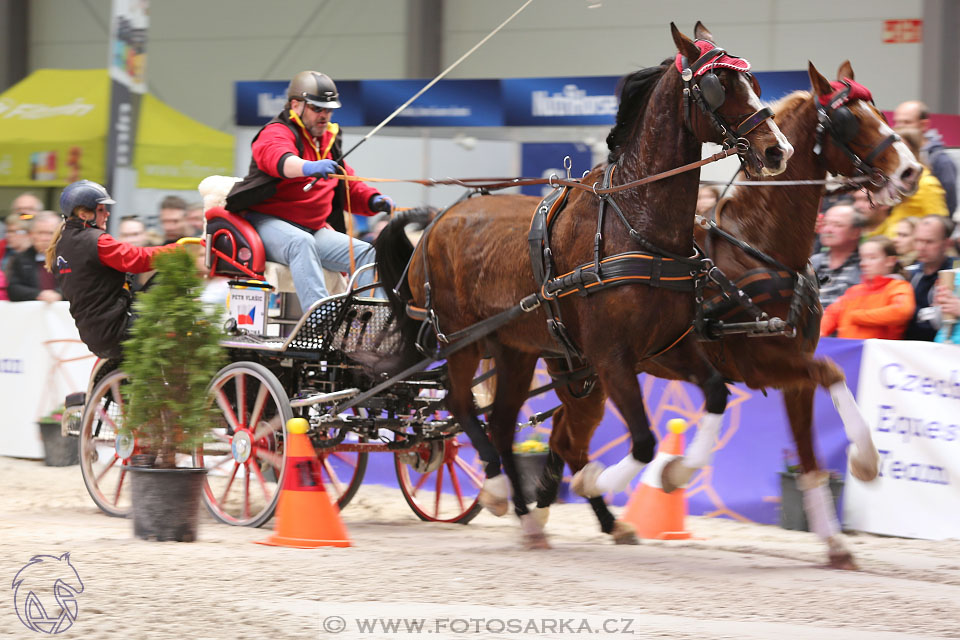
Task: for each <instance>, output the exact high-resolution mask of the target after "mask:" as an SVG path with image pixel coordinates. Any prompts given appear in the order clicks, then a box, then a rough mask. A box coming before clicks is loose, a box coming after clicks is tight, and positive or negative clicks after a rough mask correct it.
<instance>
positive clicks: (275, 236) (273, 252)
mask: <svg viewBox="0 0 960 640" xmlns="http://www.w3.org/2000/svg"><path fill="white" fill-rule="evenodd" d="M245 217H246V219H247V220H248V221H249V222H250V224H252V225H253V226H254V228H256V230H257V233H259V234H260V239H261V240H263V248H264V250H265V251H266V254H267V260H270V261H271V262H279V263H280V264H285V265H287V266H288V267H290V275H291V276H292V277H293V286H294V287H295V288H296V290H297V298H299V299H300V307H301V308H302V309H303V310H304V311H306V310H307V309H309V308H310V306H311V305H312V304H313V303H314V302H316V301H317V300H321V299H323V298H326V297H327V296H329V295H330V294H329V292H327V286H326V284H325V283H324V281H323V271H322V270H321V268H322V267H325V268H327V269H329V270H331V271H341V272H349V271H350V244H349V242H350V237H349V236H347V235H346V234H343V233H340V232H339V231H334V230H333V229H329V228H323V229H320V230H319V231H315V232H313V233H310V232H309V231H304V230H303V229H301V228H299V227H296V226H294V225H292V224H290V223H289V222H287V221H286V220H283V219H281V218H278V217H276V216H268V215H264V214H262V213H257V212H255V211H247V212H246V214H245ZM376 258H377V256H376V253H375V252H374V250H373V247H372V246H370V245H369V244H367V243H366V242H363V241H361V240H356V239H354V240H353V259H354V263H355V264H356V266H357V268H360V267H362V266H363V265H365V264H370V263H371V262H374V261H375V260H376ZM371 282H373V271H372V270H367V271H365V272H364V273H362V274H361V275H360V276H359V277H358V278H357V286H358V287H359V286H362V285H365V284H370V283H371ZM371 293H374V294H376V293H377V292H371ZM367 295H370V294H367Z"/></svg>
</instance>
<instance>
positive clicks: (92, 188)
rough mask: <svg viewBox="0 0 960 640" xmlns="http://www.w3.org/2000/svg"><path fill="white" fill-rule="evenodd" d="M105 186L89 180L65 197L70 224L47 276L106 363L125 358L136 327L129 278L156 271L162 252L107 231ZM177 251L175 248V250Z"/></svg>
mask: <svg viewBox="0 0 960 640" xmlns="http://www.w3.org/2000/svg"><path fill="white" fill-rule="evenodd" d="M112 204H115V203H114V201H113V200H112V199H111V198H110V194H109V193H107V190H106V189H104V188H103V186H101V185H99V184H97V183H96V182H91V181H89V180H80V181H79V182H74V183H71V184H69V185H67V187H66V188H65V189H64V190H63V193H62V194H60V211H61V212H62V213H63V217H64V218H66V221H65V222H63V223H61V224H60V226H59V227H58V228H57V233H56V235H55V236H54V238H53V240H52V241H51V242H50V246H49V248H48V250H47V252H46V256H45V257H46V270H47V271H48V272H50V273H51V274H52V275H54V276H55V277H56V279H57V282H59V283H60V286H61V288H62V290H63V294H64V297H65V298H66V299H67V300H68V301H69V302H70V315H71V316H73V319H74V321H75V322H76V323H77V331H78V332H79V333H80V339H81V340H83V342H84V344H86V345H87V348H89V349H90V351H92V352H93V353H95V354H96V355H97V356H99V357H101V358H119V357H121V356H122V355H123V349H122V347H121V345H122V343H123V341H124V340H125V339H126V338H127V337H128V332H129V328H130V323H131V322H132V321H133V315H132V313H131V305H132V302H133V297H132V296H131V294H130V291H129V289H128V287H127V286H126V281H127V274H128V273H142V272H144V271H148V270H150V269H151V268H152V265H151V263H152V261H153V256H154V255H156V253H158V252H159V251H163V250H164V249H163V248H162V247H134V246H133V245H130V244H127V243H124V242H119V241H117V240H116V239H114V238H113V237H112V236H111V235H110V234H109V233H107V232H106V231H105V229H106V226H107V219H108V218H109V217H110V208H109V207H110V205H112ZM171 248H173V247H171Z"/></svg>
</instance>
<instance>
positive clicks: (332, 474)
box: [323, 456, 343, 496]
mask: <svg viewBox="0 0 960 640" xmlns="http://www.w3.org/2000/svg"><path fill="white" fill-rule="evenodd" d="M323 469H324V470H325V471H326V472H327V477H328V478H330V483H331V484H333V488H334V489H336V491H337V495H338V496H342V495H343V483H342V482H340V476H338V475H337V472H336V471H335V470H334V468H333V465H331V464H330V460H329V457H328V456H324V457H323Z"/></svg>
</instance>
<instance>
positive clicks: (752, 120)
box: [680, 47, 773, 156]
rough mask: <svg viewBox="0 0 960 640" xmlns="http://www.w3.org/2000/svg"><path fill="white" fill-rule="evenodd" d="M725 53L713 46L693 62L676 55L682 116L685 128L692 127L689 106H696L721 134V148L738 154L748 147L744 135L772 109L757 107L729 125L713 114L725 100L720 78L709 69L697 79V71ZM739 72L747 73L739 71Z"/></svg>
mask: <svg viewBox="0 0 960 640" xmlns="http://www.w3.org/2000/svg"><path fill="white" fill-rule="evenodd" d="M725 55H728V54H727V52H726V51H724V50H723V49H720V48H719V47H714V48H713V49H711V50H709V51H707V52H706V53H704V54H703V55H701V56H700V57H699V58H697V59H696V60H695V61H694V63H693V64H688V63H687V58H686V56H682V55H681V56H680V64H681V66H682V67H683V70H682V71H681V72H680V78H681V80H683V117H684V121H685V122H686V125H687V128H688V129H690V128H691V127H692V124H691V122H692V115H693V114H692V111H693V105H694V104H695V105H697V106H698V107H700V110H701V111H702V112H703V113H704V115H706V116H707V118H708V119H709V120H710V122H711V124H713V127H714V128H715V129H716V130H717V131H718V132H719V133H720V135H722V136H723V140H724V142H723V147H724V148H725V149H728V148H736V149H737V153H738V154H739V155H741V156H742V155H744V154H745V153H746V152H747V151H749V149H750V141H749V140H747V139H746V138H745V137H744V136H746V135H747V134H748V133H750V132H751V131H753V130H754V129H756V128H757V127H758V126H760V125H761V124H762V123H763V122H764V121H765V120H766V119H767V118H772V117H773V110H771V109H770V108H769V107H763V108H761V109H758V110H757V111H755V112H754V113H752V114H751V115H749V116H747V117H746V118H745V119H744V120H743V121H742V122H741V123H740V124H738V125H737V126H736V127H731V126H730V125H729V124H727V122H726V121H725V120H724V119H723V116H721V115H720V114H719V113H717V109H719V108H720V107H721V106H723V103H724V101H725V100H726V92H725V91H724V89H723V84H721V82H720V78H718V77H717V74H715V73H714V72H713V71H708V72H706V73H703V74H700V78H699V80H697V79H696V78H697V75H698V74H699V73H700V70H701V69H703V68H704V67H705V66H706V65H708V64H711V63H713V62H715V61H716V60H717V59H719V58H721V57H723V56H725ZM731 57H732V56H731ZM741 73H747V72H745V71H742V72H741ZM747 75H748V76H749V77H750V79H751V81H752V82H753V85H754V90H755V92H756V93H757V95H759V94H760V91H759V85H758V84H757V82H756V80H755V79H754V78H753V76H752V75H750V74H749V73H747Z"/></svg>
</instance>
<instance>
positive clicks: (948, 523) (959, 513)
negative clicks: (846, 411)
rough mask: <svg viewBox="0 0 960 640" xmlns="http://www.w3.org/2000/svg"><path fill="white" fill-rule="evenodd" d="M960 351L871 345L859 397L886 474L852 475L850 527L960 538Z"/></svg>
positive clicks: (848, 495) (849, 479)
mask: <svg viewBox="0 0 960 640" xmlns="http://www.w3.org/2000/svg"><path fill="white" fill-rule="evenodd" d="M958 355H960V351H958V348H957V347H956V346H954V345H940V344H933V343H929V342H900V341H884V340H868V341H867V342H866V343H865V344H864V350H863V368H862V370H861V375H860V387H859V392H858V394H857V398H858V401H859V404H860V408H861V409H862V410H863V412H864V416H865V417H866V419H867V423H868V424H869V425H870V427H871V431H872V433H873V440H874V443H875V444H876V445H877V449H878V450H879V451H880V477H879V478H877V480H875V481H874V482H871V483H862V482H859V481H857V480H856V479H855V478H853V477H852V476H848V477H847V481H846V487H845V490H844V492H845V499H844V504H845V507H844V523H845V524H846V525H847V526H849V527H850V528H852V529H857V530H861V531H870V532H873V533H882V534H888V535H896V536H906V537H909V538H928V539H934V540H939V539H945V538H960V365H958V362H960V358H958V357H957V356H958Z"/></svg>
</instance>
